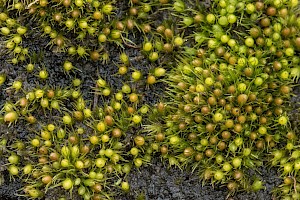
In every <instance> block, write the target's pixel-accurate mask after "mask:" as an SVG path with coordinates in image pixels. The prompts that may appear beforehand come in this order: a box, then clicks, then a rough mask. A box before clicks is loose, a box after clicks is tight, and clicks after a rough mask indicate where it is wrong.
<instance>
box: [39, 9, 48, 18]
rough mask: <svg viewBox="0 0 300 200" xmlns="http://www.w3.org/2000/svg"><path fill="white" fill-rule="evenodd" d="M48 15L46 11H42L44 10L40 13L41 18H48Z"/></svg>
mask: <svg viewBox="0 0 300 200" xmlns="http://www.w3.org/2000/svg"><path fill="white" fill-rule="evenodd" d="M46 14H47V12H46V10H44V9H42V10H40V11H39V15H40V17H44V16H46Z"/></svg>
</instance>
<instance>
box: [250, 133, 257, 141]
mask: <svg viewBox="0 0 300 200" xmlns="http://www.w3.org/2000/svg"><path fill="white" fill-rule="evenodd" d="M249 137H250V139H251V140H256V139H257V137H258V135H257V133H256V132H251V133H250V136H249Z"/></svg>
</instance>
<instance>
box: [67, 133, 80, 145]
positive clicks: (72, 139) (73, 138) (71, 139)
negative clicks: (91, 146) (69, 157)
mask: <svg viewBox="0 0 300 200" xmlns="http://www.w3.org/2000/svg"><path fill="white" fill-rule="evenodd" d="M69 142H70V143H71V144H78V143H79V138H78V137H77V136H76V135H71V136H70V137H69Z"/></svg>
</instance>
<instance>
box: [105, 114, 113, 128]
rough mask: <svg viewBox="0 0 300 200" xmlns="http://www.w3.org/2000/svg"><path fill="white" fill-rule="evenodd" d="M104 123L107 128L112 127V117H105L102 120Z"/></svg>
mask: <svg viewBox="0 0 300 200" xmlns="http://www.w3.org/2000/svg"><path fill="white" fill-rule="evenodd" d="M104 122H105V123H106V124H107V125H108V126H112V125H113V124H114V119H113V117H112V116H110V115H106V116H105V118H104Z"/></svg>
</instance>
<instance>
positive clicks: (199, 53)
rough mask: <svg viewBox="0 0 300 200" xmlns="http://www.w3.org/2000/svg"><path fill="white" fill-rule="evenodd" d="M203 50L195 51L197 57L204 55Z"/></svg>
mask: <svg viewBox="0 0 300 200" xmlns="http://www.w3.org/2000/svg"><path fill="white" fill-rule="evenodd" d="M205 53H206V52H205V50H204V49H198V50H197V57H199V58H201V57H203V56H204V55H205Z"/></svg>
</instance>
